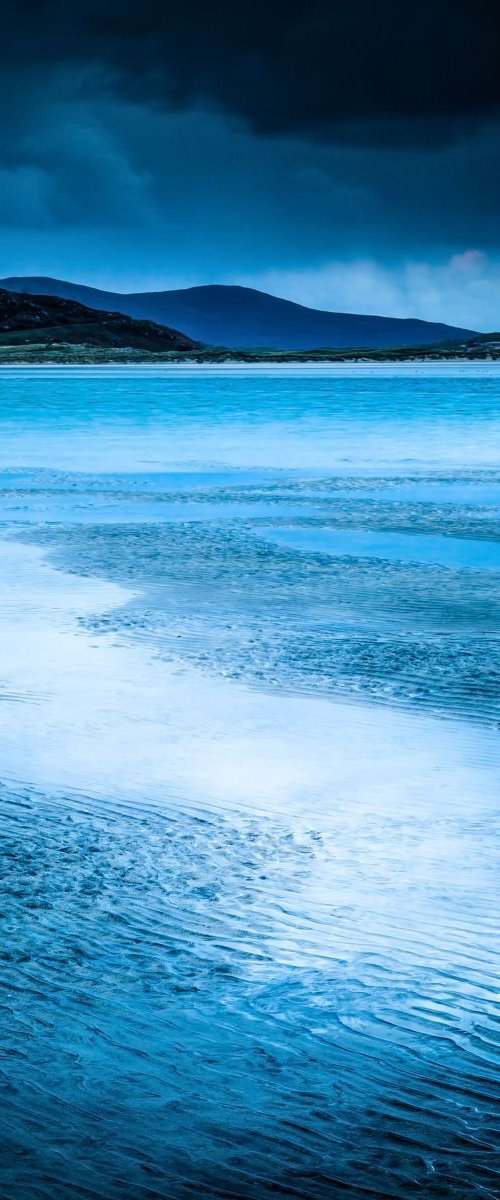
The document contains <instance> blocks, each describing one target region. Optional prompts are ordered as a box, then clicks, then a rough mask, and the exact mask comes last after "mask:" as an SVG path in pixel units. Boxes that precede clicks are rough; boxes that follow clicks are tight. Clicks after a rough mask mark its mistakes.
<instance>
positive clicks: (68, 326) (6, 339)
mask: <svg viewBox="0 0 500 1200" xmlns="http://www.w3.org/2000/svg"><path fill="white" fill-rule="evenodd" d="M55 343H58V344H61V343H64V344H65V345H67V344H68V343H69V344H71V345H79V346H81V345H85V346H92V347H105V348H107V349H110V348H115V349H117V348H119V349H121V348H126V349H133V350H148V351H150V352H153V351H154V352H156V353H158V352H165V351H187V350H195V349H196V348H197V343H196V342H194V341H192V339H191V338H189V337H186V336H185V335H184V334H183V333H178V332H177V330H175V329H168V328H165V327H164V326H163V325H156V324H154V323H153V322H152V321H136V320H135V319H134V318H132V317H128V316H124V315H123V313H119V312H102V311H96V310H95V309H94V308H89V307H88V306H87V305H85V304H80V303H78V301H76V300H66V299H61V297H59V296H49V295H40V296H38V295H32V294H31V293H29V294H28V293H26V292H24V293H20V292H12V291H8V290H7V289H3V288H0V346H2V345H9V346H13V345H15V346H19V345H30V346H33V345H34V344H36V345H38V346H40V345H44V346H50V345H52V346H53V345H54V344H55Z"/></svg>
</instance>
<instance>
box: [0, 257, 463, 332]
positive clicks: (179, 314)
mask: <svg viewBox="0 0 500 1200" xmlns="http://www.w3.org/2000/svg"><path fill="white" fill-rule="evenodd" d="M0 288H4V289H6V290H8V291H17V292H19V293H20V294H23V293H28V294H35V295H38V296H44V295H45V296H60V297H61V298H63V299H66V300H75V301H77V302H79V303H83V304H84V305H86V306H87V307H91V308H94V309H97V310H99V311H106V312H115V313H123V314H124V315H126V316H129V317H132V318H134V319H136V320H149V321H153V322H154V323H155V324H157V325H165V326H167V327H170V328H174V329H175V330H178V329H182V330H183V331H184V332H185V334H186V335H187V337H188V338H191V339H193V341H195V342H202V343H204V344H207V345H212V346H225V347H227V348H228V349H242V350H243V349H246V350H251V349H270V350H272V349H276V350H280V351H282V350H283V351H286V350H292V351H293V350H299V351H301V350H305V351H307V350H320V349H358V348H359V349H384V348H387V349H389V348H396V347H398V346H408V347H411V346H422V345H428V346H431V345H437V344H440V343H441V342H445V341H451V340H453V339H457V338H464V337H475V336H477V330H473V329H464V328H462V327H460V326H454V325H447V324H445V323H442V322H435V321H423V320H419V319H417V318H411V317H410V318H402V317H384V316H377V315H363V314H357V313H335V312H329V311H327V310H323V309H312V308H308V307H307V306H306V305H302V304H297V303H296V302H295V301H292V300H285V299H283V298H281V297H278V296H272V295H271V294H270V293H268V292H260V291H258V290H257V289H255V288H247V287H243V286H241V285H237V284H235V285H232V284H204V285H200V286H198V287H191V288H177V289H171V290H166V291H157V292H123V293H122V292H112V291H105V290H103V289H100V288H92V287H89V286H87V285H86V284H78V283H76V284H75V283H72V282H71V281H69V280H61V279H53V278H51V277H48V276H8V277H6V278H5V279H0Z"/></svg>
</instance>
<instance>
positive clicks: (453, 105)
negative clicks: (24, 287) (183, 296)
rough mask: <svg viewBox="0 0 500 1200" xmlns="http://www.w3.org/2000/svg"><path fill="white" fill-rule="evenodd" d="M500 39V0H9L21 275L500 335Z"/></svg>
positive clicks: (10, 256) (7, 110)
mask: <svg viewBox="0 0 500 1200" xmlns="http://www.w3.org/2000/svg"><path fill="white" fill-rule="evenodd" d="M499 30H500V21H498V16H497V9H496V5H494V4H492V3H489V2H486V0H476V4H475V5H474V8H473V9H471V6H470V3H465V2H464V0H434V2H433V3H431V0H422V2H421V4H420V5H419V6H413V7H409V6H407V5H402V4H401V3H400V0H379V3H377V4H374V3H373V0H351V2H350V3H349V4H347V3H346V2H345V3H344V2H343V3H339V2H338V0H308V2H307V3H306V0H300V2H292V3H290V2H288V0H287V2H286V3H285V0H267V2H266V3H264V0H253V2H252V3H250V0H240V3H239V4H235V3H234V0H232V2H231V3H229V0H219V3H218V4H217V5H208V4H206V2H205V0H203V2H202V0H196V2H195V0H183V2H182V3H181V2H180V0H168V3H165V2H164V0H162V2H160V0H143V2H142V3H141V4H140V5H139V4H137V3H135V2H134V3H133V4H132V3H131V2H130V0H121V2H120V3H118V2H117V0H108V2H107V3H106V4H103V3H102V2H101V0H99V3H98V2H97V0H73V3H72V5H71V6H70V5H68V4H67V2H66V0H22V2H20V0H16V3H14V0H4V4H3V8H2V30H1V38H0V66H1V69H2V88H1V90H0V253H1V255H2V264H3V271H2V273H4V274H8V273H11V274H19V273H23V272H24V273H32V274H34V273H37V274H53V275H57V274H59V275H71V276H72V277H74V278H79V279H81V280H83V281H86V282H93V283H96V284H102V285H104V286H117V287H122V288H123V289H124V290H127V289H128V288H136V287H137V288H141V287H155V286H156V287H162V286H169V285H177V286H178V285H180V284H182V283H186V284H189V283H194V282H213V281H217V280H221V279H224V278H236V279H241V280H244V279H252V280H255V279H259V278H260V279H263V280H265V279H271V280H274V281H275V282H274V284H273V287H272V290H275V291H279V290H280V289H281V290H282V291H283V289H285V291H284V292H283V294H292V291H293V294H294V298H298V299H303V300H304V301H305V302H310V303H314V304H324V305H325V306H326V307H339V308H340V307H346V308H351V309H353V310H354V311H361V310H363V311H368V310H369V309H370V308H372V309H375V308H376V309H377V310H378V311H386V312H393V313H394V312H396V313H400V312H402V310H404V311H405V312H406V311H407V312H408V315H410V313H411V314H412V315H418V316H428V317H434V316H439V318H440V319H443V320H446V319H447V320H450V321H451V320H453V321H455V320H456V321H459V323H463V324H466V325H480V324H481V323H482V324H484V323H486V324H487V325H491V324H492V323H493V324H497V325H498V324H499V323H500V321H499V319H498V318H497V317H496V300H495V288H496V276H495V270H496V268H495V267H494V265H493V266H492V265H491V264H494V263H495V262H496V261H497V260H498V259H499V258H500V184H499V181H500V115H499V114H500V71H498V61H500V54H499V50H500V45H499ZM471 246H472V247H474V248H476V249H477V250H478V251H479V252H480V253H481V254H483V255H486V256H487V258H484V259H482V260H481V262H482V267H481V270H480V272H479V276H478V277H477V278H475V279H473V278H472V275H471V274H467V278H466V284H465V283H464V279H463V276H462V274H461V272H460V271H457V270H455V268H454V267H452V266H450V265H449V264H450V263H452V262H454V261H455V258H456V256H459V257H458V259H456V261H460V255H463V254H464V253H466V252H467V249H468V248H469V247H471ZM464 261H465V260H464ZM485 263H489V264H490V265H488V266H485ZM325 264H326V266H325ZM330 297H332V298H331V299H330ZM426 306H427V307H426ZM468 306H469V308H470V311H469V310H468ZM423 309H425V311H423ZM459 313H460V318H459V315H458V314H459ZM481 314H482V317H481ZM487 314H489V316H488V315H487ZM480 318H481V319H480Z"/></svg>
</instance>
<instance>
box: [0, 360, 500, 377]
mask: <svg viewBox="0 0 500 1200" xmlns="http://www.w3.org/2000/svg"><path fill="white" fill-rule="evenodd" d="M450 370H452V371H458V372H459V373H461V372H464V373H467V374H470V373H473V372H477V371H480V372H481V373H491V374H492V375H497V374H500V359H499V360H494V359H482V358H478V359H462V358H453V359H452V358H447V359H425V360H416V359H406V360H401V361H400V362H392V361H390V360H386V361H383V362H381V361H379V362H370V361H369V360H366V361H360V360H355V361H353V362H349V361H343V362H335V361H334V362H329V361H327V360H325V361H324V362H316V361H314V360H313V359H311V360H310V361H307V362H278V361H276V362H272V361H271V362H253V363H252V362H245V361H243V360H242V361H241V362H217V363H215V362H164V363H162V362H155V363H148V362H141V363H137V362H128V363H127V362H75V363H71V362H60V363H59V362H54V363H43V362H40V363H33V362H15V363H14V362H6V363H2V362H0V375H1V374H2V372H4V371H7V372H8V373H10V372H12V371H14V372H15V371H23V372H30V373H32V372H33V373H37V372H41V373H42V374H46V373H50V372H51V371H54V372H56V373H57V374H59V372H63V373H67V374H69V373H70V372H80V371H83V372H84V373H85V374H87V373H88V372H94V373H97V372H102V373H104V374H111V373H117V372H126V373H129V372H133V373H134V374H138V375H140V374H143V373H147V374H163V373H167V374H171V373H173V374H183V373H188V374H203V373H204V372H206V373H208V374H210V375H214V374H215V375H216V374H230V375H231V374H233V375H236V374H247V373H251V374H264V375H267V374H276V373H283V374H287V375H288V374H302V373H303V374H307V375H308V374H314V375H320V374H330V373H333V374H341V373H342V372H344V373H351V372H354V373H355V374H362V373H367V372H368V373H374V374H377V375H378V374H380V375H382V374H384V373H388V374H391V375H397V374H405V375H406V374H409V373H415V374H420V373H422V372H423V373H427V374H428V373H430V372H433V371H436V372H438V373H442V372H446V371H450Z"/></svg>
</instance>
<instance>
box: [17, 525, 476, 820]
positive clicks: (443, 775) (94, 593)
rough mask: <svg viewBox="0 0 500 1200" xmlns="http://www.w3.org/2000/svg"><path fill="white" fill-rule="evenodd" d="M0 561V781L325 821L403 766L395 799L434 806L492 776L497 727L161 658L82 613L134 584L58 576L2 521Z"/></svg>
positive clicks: (103, 607)
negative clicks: (279, 687)
mask: <svg viewBox="0 0 500 1200" xmlns="http://www.w3.org/2000/svg"><path fill="white" fill-rule="evenodd" d="M0 561H1V563H2V581H3V582H2V588H1V589H0V648H1V650H2V668H1V673H0V704H1V714H2V752H1V755H0V775H1V778H2V780H3V782H4V783H7V784H9V785H11V784H12V783H16V784H22V785H26V786H29V787H32V788H35V789H37V790H39V791H42V792H45V793H52V794H60V793H64V791H65V790H66V789H68V788H69V789H70V790H71V791H72V792H73V793H80V794H83V795H87V796H89V797H90V796H93V797H96V798H99V797H101V798H102V799H103V800H104V799H113V800H116V799H120V800H122V801H124V802H127V800H128V801H129V802H133V803H134V804H138V805H139V807H140V806H141V805H142V804H143V803H144V801H146V802H147V803H153V804H159V805H160V807H162V808H163V807H164V806H165V805H167V806H170V805H171V804H172V803H174V804H180V805H181V807H184V806H185V805H187V806H188V807H189V808H193V807H194V808H198V807H200V806H201V807H202V808H208V809H217V810H219V811H221V812H223V811H226V812H228V811H233V812H238V811H242V810H247V811H249V810H250V811H252V812H253V813H254V814H255V815H256V816H257V815H259V816H260V817H262V818H266V817H273V818H281V819H283V818H284V819H285V820H296V819H299V820H302V819H305V820H309V821H310V820H311V819H312V818H313V816H314V819H316V820H319V822H320V823H321V824H323V823H326V826H327V827H328V826H329V824H330V821H331V820H332V818H333V816H334V814H335V812H336V808H337V806H338V804H339V803H341V804H344V803H345V798H346V797H350V801H349V803H352V804H353V805H354V808H355V809H357V808H359V807H360V808H361V809H362V810H363V811H364V810H365V809H366V811H372V809H373V810H374V811H377V810H380V806H381V808H382V810H383V811H387V815H389V814H390V813H391V812H394V811H396V810H397V809H398V807H399V806H400V805H401V800H402V796H401V788H400V782H399V781H400V780H401V779H404V780H405V781H406V784H405V789H404V792H405V800H404V804H405V806H409V809H411V810H413V809H414V808H415V807H416V810H418V808H419V807H420V806H421V805H422V804H424V807H426V806H427V804H428V803H431V805H432V804H438V805H439V806H443V816H444V813H445V812H446V811H447V810H448V806H449V804H450V802H452V797H453V796H454V795H457V794H459V795H460V794H461V795H467V794H469V793H470V792H472V793H475V792H477V791H478V790H479V792H480V794H482V795H484V796H486V795H487V794H488V793H491V789H492V788H493V789H494V782H493V777H496V769H497V768H496V763H497V755H498V734H497V732H496V730H492V729H488V728H480V727H478V726H477V725H475V724H473V723H470V722H468V721H467V720H464V719H460V718H450V719H449V720H446V721H444V720H441V719H440V718H436V717H434V716H432V715H429V714H422V713H420V712H417V711H412V710H406V711H402V710H396V709H394V708H392V707H389V708H386V707H385V706H380V707H379V706H377V705H373V704H370V703H367V704H364V703H353V702H352V701H345V700H343V699H340V698H332V697H328V698H325V697H322V696H305V695H303V694H300V693H289V692H287V693H282V694H281V695H275V694H273V693H269V692H267V691H266V690H265V689H264V690H259V689H256V688H254V687H252V686H250V685H247V684H245V683H242V682H235V681H232V680H231V681H230V680H227V679H224V678H220V677H218V676H214V675H211V674H210V673H205V672H203V671H200V670H198V669H196V668H193V667H191V666H189V665H187V664H185V663H184V662H183V661H182V660H179V661H177V662H167V661H165V660H162V659H161V657H159V656H158V654H157V651H156V650H155V649H153V650H151V649H146V648H145V647H144V645H142V644H141V643H140V642H137V641H134V638H133V637H127V636H126V635H125V634H123V635H121V636H118V635H116V634H106V633H99V634H96V633H95V632H93V630H92V629H91V628H85V626H84V625H82V618H87V619H89V618H91V617H92V616H93V615H94V614H99V613H100V612H106V611H109V610H113V609H115V608H117V607H118V608H119V607H121V606H122V605H123V604H124V603H126V602H127V600H129V599H130V598H131V595H132V594H134V589H127V588H123V587H122V586H121V585H120V586H119V585H117V584H114V583H110V582H105V581H103V580H101V579H94V578H88V577H83V576H82V577H80V576H77V575H74V574H72V573H68V572H66V571H65V570H64V569H60V568H59V567H55V566H53V565H52V564H51V563H50V561H49V560H48V556H47V554H46V552H44V551H43V550H41V549H40V548H39V547H35V546H32V545H27V544H26V543H24V542H16V541H15V537H12V534H11V535H10V536H8V537H7V538H2V540H1V542H0ZM117 695H119V697H120V701H119V704H118V705H117V702H116V699H117ZM346 747H349V749H347V750H346ZM374 761H377V771H376V772H375V773H374V772H373V770H372V765H373V762H374ZM421 780H425V781H426V783H425V797H424V794H423V792H422V785H421ZM431 780H433V781H434V783H433V784H431ZM479 781H480V782H479ZM341 798H342V799H341Z"/></svg>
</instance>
